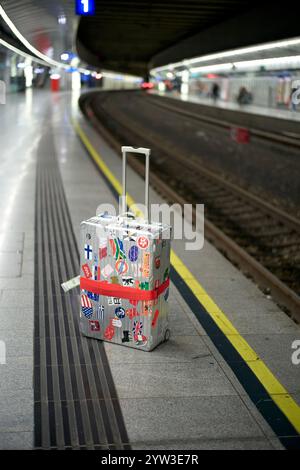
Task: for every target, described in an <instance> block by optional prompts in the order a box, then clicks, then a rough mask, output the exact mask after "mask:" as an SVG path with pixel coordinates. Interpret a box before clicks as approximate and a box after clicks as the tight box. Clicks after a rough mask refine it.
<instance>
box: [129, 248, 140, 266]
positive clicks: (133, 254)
mask: <svg viewBox="0 0 300 470" xmlns="http://www.w3.org/2000/svg"><path fill="white" fill-rule="evenodd" d="M138 257H139V249H138V247H137V246H136V245H133V246H132V247H130V248H129V251H128V258H129V259H130V261H131V262H132V263H135V262H136V260H137V259H138Z"/></svg>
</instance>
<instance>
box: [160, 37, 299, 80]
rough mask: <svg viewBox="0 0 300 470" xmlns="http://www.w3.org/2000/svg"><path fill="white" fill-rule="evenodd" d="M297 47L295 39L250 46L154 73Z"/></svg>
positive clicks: (163, 68) (199, 58) (188, 60)
mask: <svg viewBox="0 0 300 470" xmlns="http://www.w3.org/2000/svg"><path fill="white" fill-rule="evenodd" d="M297 45H300V38H293V39H287V40H283V41H276V42H269V43H266V44H258V45H256V46H249V47H243V48H239V49H232V50H229V51H223V52H217V53H214V54H207V55H203V56H200V57H194V58H192V59H185V60H183V61H180V62H175V63H173V64H168V65H164V66H162V67H157V68H155V69H153V72H154V73H156V72H162V71H167V70H169V69H170V68H174V67H182V66H185V67H189V66H190V65H192V64H198V63H201V62H208V61H212V60H219V59H223V58H226V57H228V58H229V57H234V56H237V55H245V54H251V53H254V52H263V51H270V50H272V49H278V48H279V49H280V48H284V47H291V46H297Z"/></svg>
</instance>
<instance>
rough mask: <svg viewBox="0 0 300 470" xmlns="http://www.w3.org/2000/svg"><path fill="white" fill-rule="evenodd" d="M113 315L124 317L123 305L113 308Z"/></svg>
mask: <svg viewBox="0 0 300 470" xmlns="http://www.w3.org/2000/svg"><path fill="white" fill-rule="evenodd" d="M115 315H116V317H118V318H121V319H122V318H124V317H125V309H124V308H123V307H117V308H116V310H115Z"/></svg>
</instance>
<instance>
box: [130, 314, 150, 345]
mask: <svg viewBox="0 0 300 470" xmlns="http://www.w3.org/2000/svg"><path fill="white" fill-rule="evenodd" d="M132 334H133V339H134V342H135V344H136V345H137V346H145V344H146V343H147V338H146V336H145V335H143V322H142V321H140V320H136V321H135V322H134V323H133V328H132Z"/></svg>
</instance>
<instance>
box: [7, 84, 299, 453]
mask: <svg viewBox="0 0 300 470" xmlns="http://www.w3.org/2000/svg"><path fill="white" fill-rule="evenodd" d="M77 99H78V96H76V94H75V95H71V94H68V93H59V94H52V95H50V94H49V93H46V92H42V91H41V92H38V91H34V92H32V91H31V90H28V91H27V93H26V95H10V96H9V97H8V99H7V104H6V105H5V106H3V107H1V108H0V112H1V124H2V125H1V129H0V136H1V148H2V158H1V160H0V193H1V198H0V201H1V202H0V211H1V212H0V214H1V217H0V340H2V341H5V344H6V354H7V355H6V364H5V365H0V448H1V449H7V448H10V449H11V448H14V449H20V448H24V449H29V448H32V446H33V434H34V414H33V412H34V406H33V364H34V358H33V328H34V318H33V316H34V315H33V314H34V249H35V246H34V213H35V172H36V164H37V162H38V159H39V155H38V154H37V146H38V143H39V140H40V138H41V136H42V135H43V133H51V135H53V140H54V148H55V153H56V156H57V159H58V162H59V167H60V171H61V175H62V178H63V183H64V187H65V191H66V197H67V202H68V205H69V210H70V213H71V218H72V223H73V227H74V231H75V233H76V234H77V235H78V237H79V224H80V222H81V221H82V220H84V219H86V218H88V217H90V216H92V215H94V214H95V211H96V209H97V206H98V205H99V203H101V202H107V203H112V204H116V201H115V199H114V197H113V195H112V193H111V192H110V190H109V189H108V187H107V185H106V182H105V180H104V179H103V178H102V177H101V175H100V174H99V172H98V171H97V169H96V168H95V165H94V164H93V163H92V161H91V159H90V158H89V157H88V155H87V153H86V151H85V149H84V148H83V146H82V144H81V143H80V141H79V139H78V137H77V135H76V133H75V131H74V128H73V126H72V123H71V116H72V117H73V119H75V120H76V121H77V122H78V123H79V124H80V126H81V128H82V129H84V131H85V132H86V134H87V136H88V138H89V139H90V142H91V143H92V144H93V145H94V146H95V148H96V149H97V151H98V152H99V153H100V154H101V157H102V158H103V160H104V161H105V162H106V164H107V165H108V166H109V168H110V169H111V171H112V172H113V174H114V175H115V176H116V177H117V178H120V176H121V161H120V159H119V157H118V156H117V155H116V154H115V153H114V152H113V151H112V150H111V149H110V148H109V147H108V145H107V144H106V143H105V142H104V141H103V139H102V138H101V137H99V135H97V134H96V133H95V131H94V130H93V129H92V128H91V127H90V125H89V124H88V123H87V122H85V121H84V119H83V117H82V116H81V115H80V113H79V111H78V107H77ZM133 145H134V142H133ZM128 188H130V189H131V188H132V191H131V193H132V194H133V196H134V197H135V199H136V200H141V195H142V193H143V182H142V181H141V179H140V178H139V177H137V176H136V175H135V174H134V173H133V171H131V169H129V171H128ZM151 201H152V202H160V201H161V198H160V197H159V196H158V195H157V194H156V193H155V192H154V191H152V190H151ZM62 236H63V234H62ZM173 248H174V250H175V252H176V253H177V254H178V255H179V256H180V257H181V259H182V260H183V261H184V263H185V264H186V265H187V266H188V268H189V269H190V271H191V272H192V273H193V275H194V276H195V277H196V278H197V279H198V280H199V281H200V283H201V285H202V286H203V287H204V288H205V289H206V291H207V292H208V294H209V295H210V296H211V297H212V298H213V299H214V301H215V303H216V304H217V305H219V306H220V308H222V310H223V311H224V312H225V313H226V315H227V317H228V318H229V320H230V321H231V322H232V323H233V324H234V326H235V327H236V328H237V329H238V330H239V332H240V333H241V334H242V335H243V337H244V338H245V339H246V340H247V342H248V343H249V345H250V346H251V347H252V348H253V349H254V350H255V351H256V353H257V354H258V355H259V356H260V357H261V358H262V359H263V360H264V362H265V364H266V365H267V366H268V367H269V368H270V369H271V371H272V372H273V373H274V374H275V375H276V377H277V378H278V379H279V381H280V382H281V383H282V385H283V386H284V387H286V389H287V390H288V392H289V393H290V394H291V395H292V396H293V398H294V399H295V401H296V402H297V403H298V405H300V366H295V365H293V364H292V362H291V354H292V350H291V344H292V341H294V340H295V339H300V328H299V326H297V325H295V324H294V323H293V322H292V321H291V320H290V319H289V318H288V317H287V316H286V315H285V314H284V313H283V312H281V310H280V309H279V308H278V307H277V306H276V305H275V304H274V303H273V301H272V300H271V299H268V298H266V297H265V296H264V295H263V294H262V293H261V292H260V290H259V289H258V288H257V287H256V286H255V285H254V284H253V283H252V282H251V281H249V280H248V279H246V278H245V277H244V276H243V275H242V274H241V273H240V272H239V271H238V270H237V269H236V268H235V267H233V266H232V265H231V264H230V263H229V262H228V261H227V260H226V259H225V258H224V257H223V256H222V255H221V254H220V253H219V252H217V251H216V250H215V249H214V247H212V246H211V245H210V244H209V243H208V242H205V245H204V248H203V249H202V250H201V251H200V252H197V253H196V254H195V252H188V251H185V249H184V243H183V241H179V240H177V241H174V244H173ZM63 281H65V279H62V282H63ZM170 311H171V313H170V327H171V331H172V336H171V339H170V341H169V342H168V343H166V344H163V345H161V346H160V347H158V348H157V349H156V350H155V351H153V352H152V353H143V352H140V351H136V350H131V349H127V348H121V347H118V346H117V345H113V344H108V343H105V350H106V353H107V356H108V359H109V366H110V369H111V372H112V376H113V379H114V382H115V387H116V390H117V394H118V397H119V401H120V405H121V410H122V413H123V417H124V421H125V425H126V428H127V433H128V436H129V441H130V443H131V445H132V447H133V448H135V449H272V448H279V449H280V448H282V445H281V443H280V441H279V440H278V438H277V437H276V435H275V433H274V431H273V430H272V429H271V428H270V426H269V425H268V424H267V422H266V421H265V419H264V418H263V416H262V415H261V414H260V412H259V411H258V409H257V407H256V406H255V405H254V404H253V402H252V401H251V400H250V398H249V397H248V395H247V393H246V391H245V389H244V388H243V387H242V385H241V384H240V382H239V381H238V380H237V378H236V376H235V374H234V373H233V372H232V369H231V367H230V365H229V363H230V360H228V361H226V360H225V359H224V358H223V357H222V356H221V354H220V352H219V351H218V349H217V348H216V346H215V344H214V343H213V342H212V340H211V338H210V337H209V336H208V335H207V333H206V331H205V330H204V329H203V328H202V326H201V325H200V324H199V322H198V320H197V319H196V317H195V315H194V313H193V312H192V311H191V309H190V307H189V305H187V303H186V302H185V300H184V299H183V298H182V296H181V294H180V293H179V291H178V290H177V289H176V287H175V286H174V285H173V286H172V289H171V295H170ZM229 359H230V358H229Z"/></svg>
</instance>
